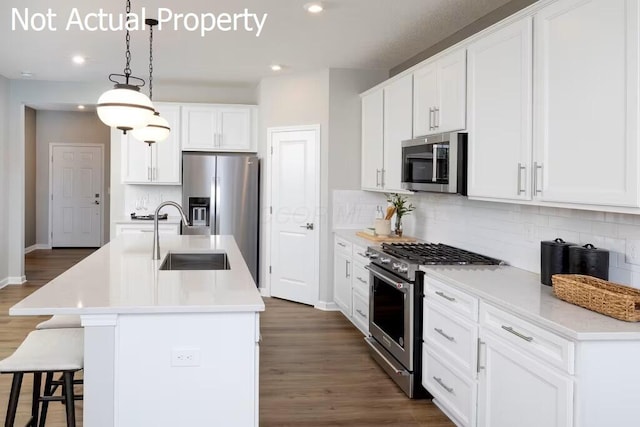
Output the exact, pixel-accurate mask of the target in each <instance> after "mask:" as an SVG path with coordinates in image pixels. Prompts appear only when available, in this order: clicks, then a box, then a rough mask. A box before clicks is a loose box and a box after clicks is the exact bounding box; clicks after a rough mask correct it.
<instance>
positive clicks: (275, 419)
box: [0, 249, 453, 427]
mask: <svg viewBox="0 0 640 427" xmlns="http://www.w3.org/2000/svg"><path fill="white" fill-rule="evenodd" d="M91 252H92V250H83V249H57V250H53V251H35V252H32V253H31V254H29V255H27V258H26V263H25V269H26V274H27V279H28V280H29V281H28V282H27V284H25V285H23V286H10V287H6V288H4V289H2V290H0V358H4V357H6V356H8V355H9V354H11V352H13V350H15V348H16V347H17V346H18V345H19V344H20V342H22V340H23V339H24V337H25V336H26V335H27V334H28V333H29V332H30V331H31V330H32V329H33V328H34V327H35V325H36V324H37V323H38V322H40V321H42V320H44V319H46V317H9V316H8V311H9V308H10V307H11V306H12V305H13V304H15V303H16V302H18V301H20V300H21V299H22V298H24V297H26V296H27V295H29V294H30V293H32V292H33V291H35V290H36V289H38V288H39V287H40V286H42V285H43V284H45V283H47V282H48V281H49V280H51V279H52V278H54V277H56V276H57V275H58V274H60V273H62V272H63V271H65V270H66V269H68V268H69V267H71V266H72V265H74V264H75V263H77V262H78V261H80V260H81V259H83V258H84V257H85V256H87V255H89V254H90V253H91ZM265 301H266V306H267V310H266V311H265V313H264V314H263V315H262V318H261V332H262V342H261V352H260V425H261V426H264V427H276V426H278V427H279V426H361V427H365V426H367V427H375V426H398V427H400V426H403V427H404V426H406V427H412V426H421V427H450V426H453V424H452V423H451V422H450V421H449V420H448V419H447V417H445V416H444V415H443V414H442V412H440V411H439V410H438V408H436V407H435V405H433V404H432V403H431V402H430V401H428V400H410V399H407V398H406V396H405V395H404V394H403V393H402V392H401V391H400V390H399V389H398V388H397V387H396V385H395V384H394V383H393V382H392V381H391V379H389V378H388V377H387V375H386V374H385V373H384V372H383V371H382V370H381V369H380V368H379V367H378V366H377V365H376V364H375V362H374V361H373V360H372V359H371V358H370V357H369V355H368V353H367V350H366V348H365V344H364V342H363V337H362V334H361V333H360V332H359V331H358V330H357V329H356V328H355V327H354V326H353V325H352V324H351V323H350V322H349V321H348V320H346V319H345V318H344V317H343V316H342V314H340V313H337V312H323V311H318V310H315V309H313V308H311V307H308V306H304V305H300V304H295V303H291V302H287V301H282V300H278V299H272V298H267V299H266V300H265ZM29 383H30V378H26V380H25V384H24V385H23V389H22V396H21V402H20V409H19V414H18V420H17V421H16V425H18V426H19V425H24V424H25V423H26V422H27V420H28V414H29V411H30V409H29V405H30V395H31V385H30V384H29ZM10 384H11V376H10V375H0V406H1V407H0V414H1V416H2V419H4V416H5V411H6V402H7V400H8V394H9V388H10ZM50 408H51V409H50V410H49V416H48V418H47V426H48V427H63V426H65V421H64V408H63V406H62V405H60V404H53V405H51V407H50ZM77 414H78V415H77V417H78V420H79V421H80V422H79V423H78V426H81V425H82V422H81V420H82V403H81V402H79V403H78V406H77Z"/></svg>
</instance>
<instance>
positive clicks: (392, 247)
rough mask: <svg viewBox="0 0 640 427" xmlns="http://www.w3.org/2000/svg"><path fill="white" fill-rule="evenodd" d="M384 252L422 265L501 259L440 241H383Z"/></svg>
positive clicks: (461, 263)
mask: <svg viewBox="0 0 640 427" xmlns="http://www.w3.org/2000/svg"><path fill="white" fill-rule="evenodd" d="M382 249H383V251H384V252H385V253H388V254H390V255H393V256H396V257H398V258H403V259H406V260H407V261H411V262H415V263H418V264H422V265H452V264H453V265H456V264H457V265H466V264H475V265H500V264H503V262H502V261H500V260H498V259H495V258H490V257H488V256H484V255H480V254H477V253H475V252H470V251H467V250H464V249H460V248H456V247H453V246H449V245H444V244H442V243H437V244H436V243H383V244H382Z"/></svg>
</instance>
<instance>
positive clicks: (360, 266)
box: [333, 235, 369, 336]
mask: <svg viewBox="0 0 640 427" xmlns="http://www.w3.org/2000/svg"><path fill="white" fill-rule="evenodd" d="M366 250H367V249H366V247H364V246H360V245H357V244H354V243H352V242H350V241H348V240H346V239H344V238H342V237H340V236H338V235H336V236H335V238H334V248H333V251H334V252H333V254H334V264H333V280H334V283H333V286H334V287H333V295H334V302H335V303H336V305H337V306H338V307H339V308H340V310H341V311H342V313H343V314H344V316H345V317H346V318H347V319H349V320H350V321H351V322H352V323H353V324H354V325H355V326H356V327H357V328H358V329H360V331H362V333H363V334H365V335H367V336H368V335H369V271H368V270H367V269H366V268H365V266H366V265H367V264H369V258H367V256H366V255H365V252H366Z"/></svg>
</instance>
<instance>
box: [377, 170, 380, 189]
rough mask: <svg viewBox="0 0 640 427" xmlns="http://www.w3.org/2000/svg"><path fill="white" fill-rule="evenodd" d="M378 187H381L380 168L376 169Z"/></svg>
mask: <svg viewBox="0 0 640 427" xmlns="http://www.w3.org/2000/svg"><path fill="white" fill-rule="evenodd" d="M376 187H380V169H376Z"/></svg>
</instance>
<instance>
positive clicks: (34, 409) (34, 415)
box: [29, 372, 42, 427]
mask: <svg viewBox="0 0 640 427" xmlns="http://www.w3.org/2000/svg"><path fill="white" fill-rule="evenodd" d="M41 388H42V372H34V373H33V393H32V395H31V422H30V423H29V425H30V426H31V427H38V412H39V411H38V409H40V391H41V390H40V389H41Z"/></svg>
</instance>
